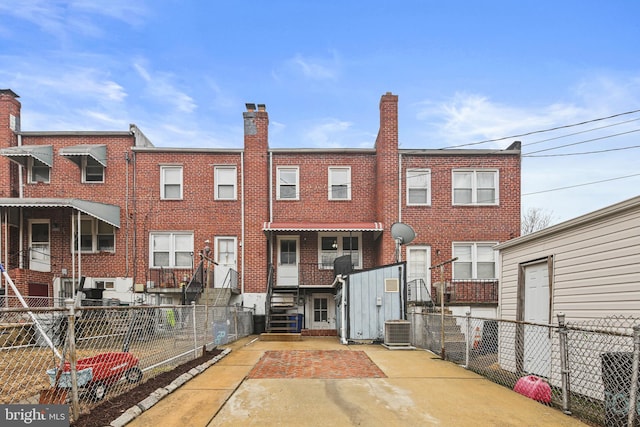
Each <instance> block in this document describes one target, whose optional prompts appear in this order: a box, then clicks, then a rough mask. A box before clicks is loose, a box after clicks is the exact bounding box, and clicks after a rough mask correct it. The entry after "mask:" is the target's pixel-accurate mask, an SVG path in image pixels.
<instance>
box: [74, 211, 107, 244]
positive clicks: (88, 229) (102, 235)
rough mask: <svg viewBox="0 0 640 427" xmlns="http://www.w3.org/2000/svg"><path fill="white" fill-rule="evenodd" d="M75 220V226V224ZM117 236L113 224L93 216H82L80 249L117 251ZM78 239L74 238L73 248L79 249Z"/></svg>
mask: <svg viewBox="0 0 640 427" xmlns="http://www.w3.org/2000/svg"><path fill="white" fill-rule="evenodd" d="M75 224H76V223H75V222H74V226H75ZM115 242H116V236H115V229H114V227H113V225H111V224H107V223H106V222H103V221H100V220H98V219H96V218H92V217H81V218H80V251H81V252H87V253H94V252H115V250H116V244H115ZM77 248H78V241H77V240H76V239H74V242H73V250H77Z"/></svg>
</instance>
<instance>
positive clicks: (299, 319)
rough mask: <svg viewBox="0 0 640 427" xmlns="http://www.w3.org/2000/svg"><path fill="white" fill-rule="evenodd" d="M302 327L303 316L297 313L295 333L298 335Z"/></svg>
mask: <svg viewBox="0 0 640 427" xmlns="http://www.w3.org/2000/svg"><path fill="white" fill-rule="evenodd" d="M303 327H304V314H302V313H298V323H297V328H296V332H298V333H300V332H301V331H302V328H303Z"/></svg>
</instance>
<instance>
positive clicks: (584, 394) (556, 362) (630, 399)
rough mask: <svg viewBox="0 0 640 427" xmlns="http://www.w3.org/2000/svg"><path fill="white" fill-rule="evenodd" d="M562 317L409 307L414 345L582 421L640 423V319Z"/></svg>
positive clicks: (593, 422)
mask: <svg viewBox="0 0 640 427" xmlns="http://www.w3.org/2000/svg"><path fill="white" fill-rule="evenodd" d="M557 320H558V323H557V324H555V325H543V324H534V323H528V322H516V321H508V320H496V319H485V318H476V317H471V316H452V315H442V314H441V313H434V312H424V313H413V314H411V321H412V325H413V331H414V332H413V335H414V336H413V343H414V345H415V346H417V347H421V348H425V349H428V350H430V351H432V352H434V353H436V354H438V355H440V356H441V357H443V358H444V359H446V360H449V361H452V362H455V363H457V364H460V365H462V366H464V367H466V368H467V369H469V370H472V371H474V372H477V373H478V374H480V375H482V376H484V377H486V378H488V379H490V380H491V381H493V382H495V383H498V384H501V385H503V386H505V387H508V388H510V389H512V390H514V391H516V392H519V393H521V394H523V395H525V396H528V397H530V398H532V399H534V400H537V401H538V402H540V403H541V404H544V405H549V406H553V407H556V408H558V409H560V410H562V411H563V412H565V413H567V414H571V415H573V416H575V417H577V418H579V419H581V420H584V421H585V422H588V423H591V424H594V425H603V426H611V427H617V426H628V425H629V426H636V425H640V401H639V399H638V397H639V396H640V392H639V390H638V388H639V386H640V383H639V382H638V359H639V354H640V326H638V325H640V319H637V318H629V317H608V318H602V319H593V320H588V321H580V322H569V323H565V320H564V316H563V315H559V316H558V319H557Z"/></svg>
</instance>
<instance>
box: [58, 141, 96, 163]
mask: <svg viewBox="0 0 640 427" xmlns="http://www.w3.org/2000/svg"><path fill="white" fill-rule="evenodd" d="M59 154H60V155H61V156H64V157H66V158H67V159H69V160H71V161H72V162H74V163H75V164H77V165H78V166H81V165H82V159H83V158H85V157H87V156H88V157H91V158H93V160H95V161H96V162H98V163H100V164H101V165H102V166H104V167H107V146H106V145H104V144H83V145H73V146H70V147H63V148H61V149H60V151H59Z"/></svg>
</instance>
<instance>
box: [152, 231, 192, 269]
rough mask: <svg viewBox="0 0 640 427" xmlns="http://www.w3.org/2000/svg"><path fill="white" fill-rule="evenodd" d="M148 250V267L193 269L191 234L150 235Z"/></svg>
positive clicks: (162, 233)
mask: <svg viewBox="0 0 640 427" xmlns="http://www.w3.org/2000/svg"><path fill="white" fill-rule="evenodd" d="M149 248H150V253H149V265H150V266H151V267H165V268H192V267H193V233H188V232H160V233H151V234H150V244H149Z"/></svg>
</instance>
